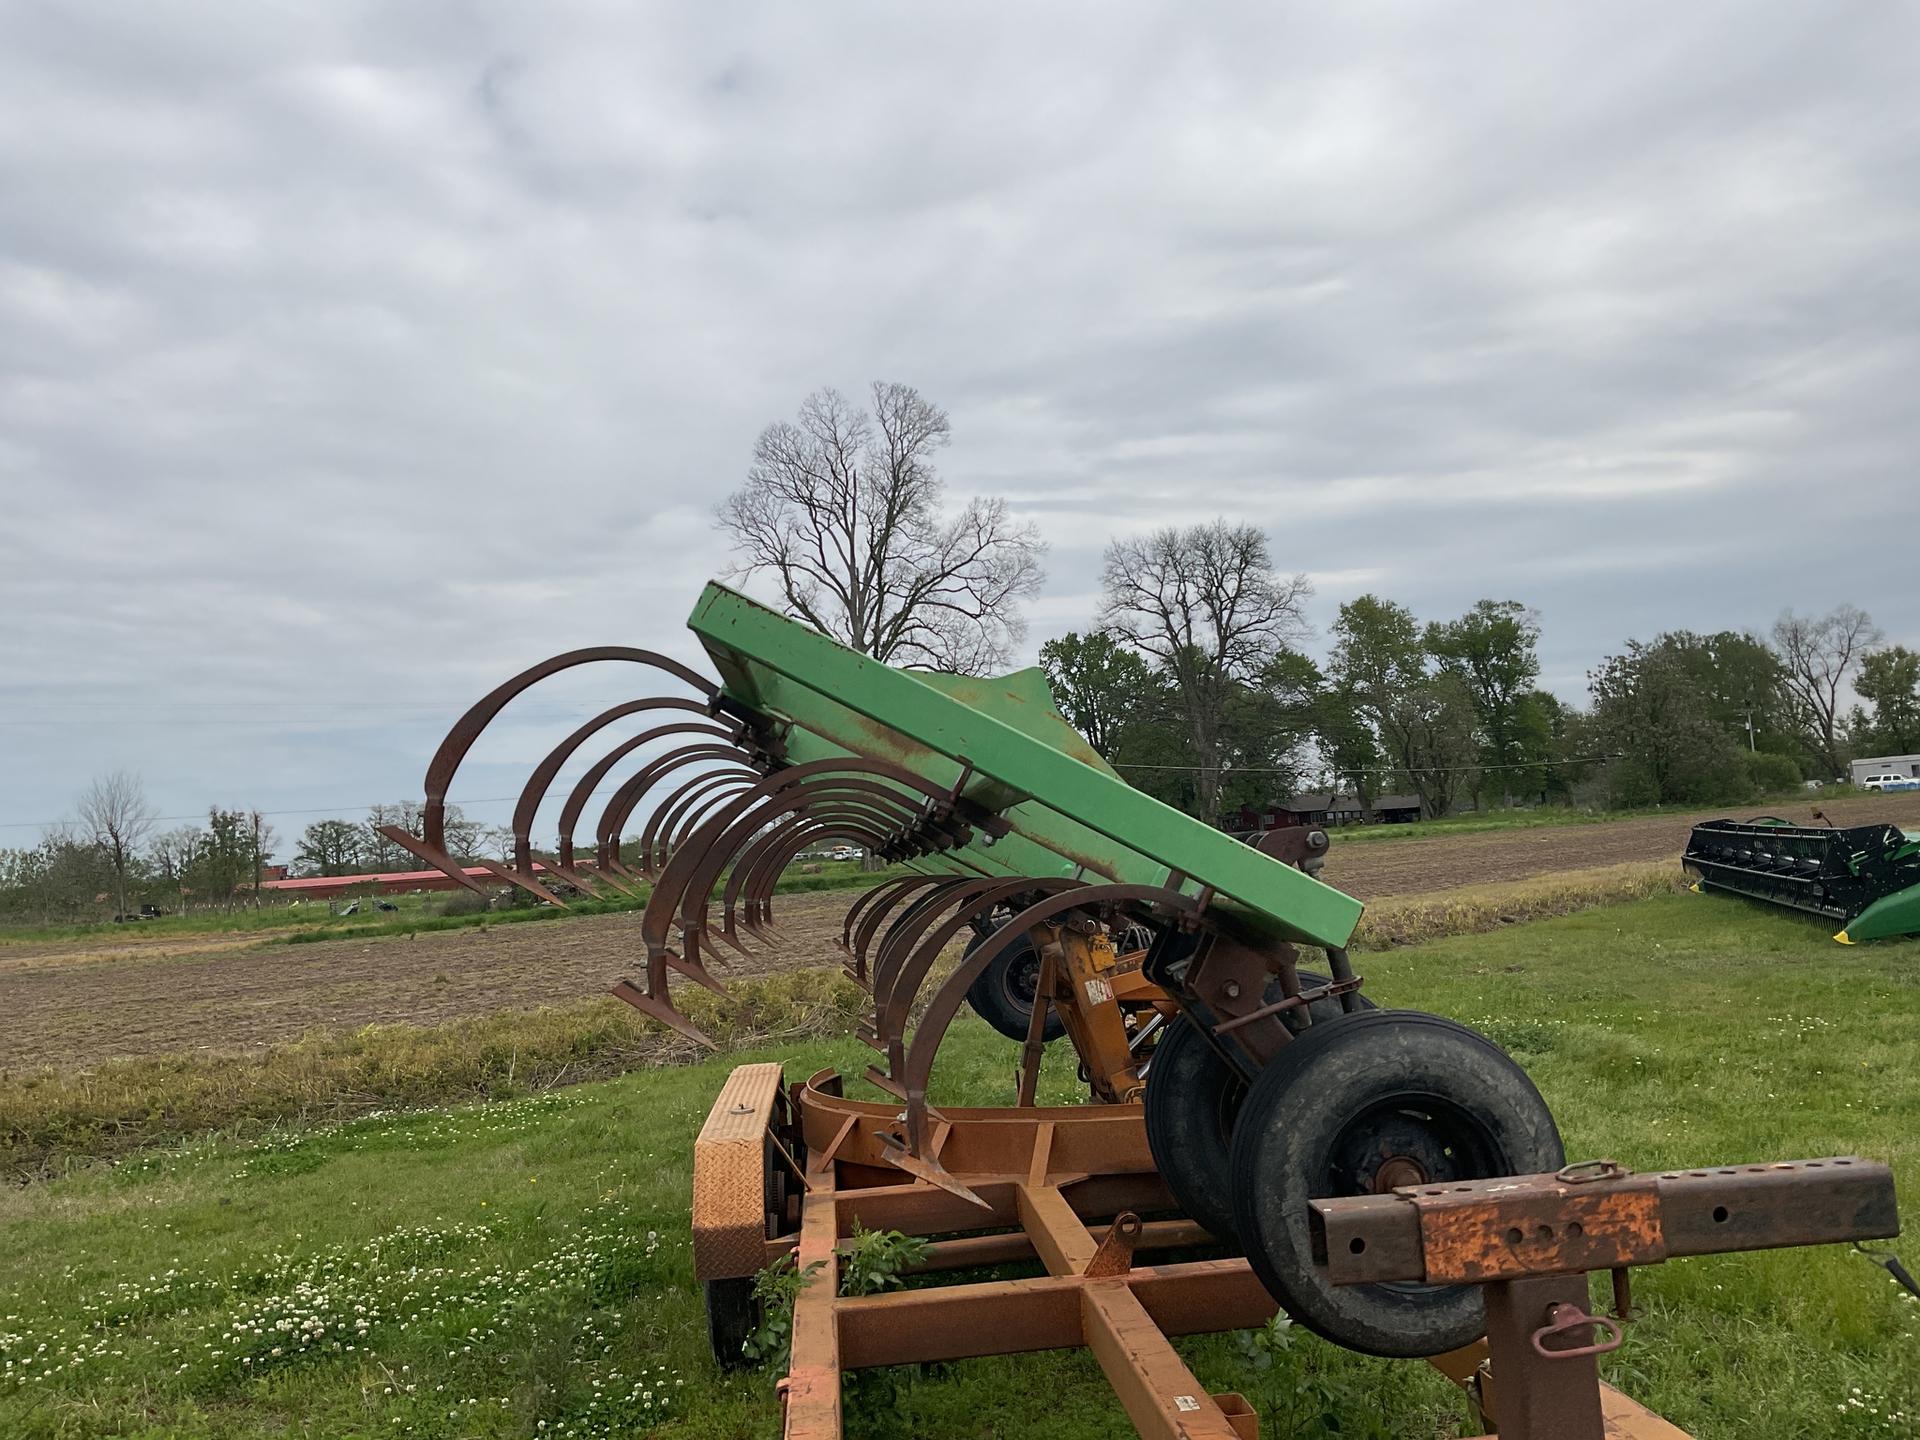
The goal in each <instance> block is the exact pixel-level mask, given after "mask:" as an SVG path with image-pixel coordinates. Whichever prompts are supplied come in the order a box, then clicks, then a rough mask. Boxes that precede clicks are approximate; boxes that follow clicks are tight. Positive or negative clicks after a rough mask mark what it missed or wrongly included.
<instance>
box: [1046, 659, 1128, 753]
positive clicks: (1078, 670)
mask: <svg viewBox="0 0 1920 1440" xmlns="http://www.w3.org/2000/svg"><path fill="white" fill-rule="evenodd" d="M1040 664H1041V667H1042V668H1043V669H1044V670H1045V671H1046V672H1047V683H1048V684H1049V685H1050V686H1052V688H1053V698H1054V702H1055V703H1056V704H1058V705H1059V707H1060V713H1061V714H1062V715H1064V716H1066V718H1067V723H1068V724H1069V725H1071V726H1073V728H1074V729H1076V730H1078V731H1079V732H1080V733H1081V734H1082V735H1084V736H1086V738H1087V743H1088V744H1090V745H1091V746H1093V748H1094V749H1095V750H1097V751H1099V752H1100V754H1101V755H1102V756H1104V757H1105V758H1106V759H1107V760H1108V762H1109V763H1111V762H1112V761H1113V759H1114V757H1115V756H1116V755H1117V754H1118V753H1119V751H1120V747H1121V739H1122V736H1123V735H1124V734H1125V732H1126V730H1127V728H1128V726H1129V725H1131V724H1134V723H1136V722H1137V721H1139V720H1140V719H1141V718H1142V714H1141V708H1142V706H1143V705H1145V704H1147V703H1148V702H1149V697H1150V695H1151V692H1152V690H1153V688H1154V683H1153V671H1152V669H1151V668H1150V667H1149V666H1148V665H1147V662H1146V661H1145V660H1143V659H1141V658H1140V657H1139V656H1138V655H1136V654H1135V653H1134V652H1133V651H1131V650H1129V649H1127V648H1126V647H1125V646H1124V645H1122V644H1121V643H1120V642H1119V641H1118V640H1116V639H1114V637H1113V636H1112V635H1110V634H1108V633H1107V632H1106V631H1104V630H1092V631H1089V632H1088V633H1087V634H1085V635H1080V634H1075V633H1069V634H1066V635H1062V636H1061V637H1060V638H1059V639H1058V640H1049V641H1047V643H1046V644H1044V645H1042V646H1041V647H1040Z"/></svg>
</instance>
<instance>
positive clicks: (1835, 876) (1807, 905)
mask: <svg viewBox="0 0 1920 1440" xmlns="http://www.w3.org/2000/svg"><path fill="white" fill-rule="evenodd" d="M1681 863H1682V864H1684V865H1685V866H1686V868H1687V872H1688V873H1689V874H1690V875H1692V876H1693V877H1694V878H1695V880H1696V882H1697V885H1698V888H1700V889H1710V890H1727V891H1731V892H1732V893H1734V894H1736V895H1746V896H1749V897H1750V898H1752V899H1755V900H1764V901H1766V902H1768V903H1769V904H1773V905H1784V906H1786V907H1788V908H1789V909H1793V910H1803V911H1806V912H1807V913H1808V914H1812V915H1821V916H1824V917H1825V918H1827V919H1829V920H1837V921H1838V922H1840V932H1839V933H1838V934H1837V935H1835V936H1834V937H1833V938H1834V939H1836V940H1838V941H1839V942H1840V943H1841V944H1843V945H1851V944H1853V943H1854V942H1855V941H1857V940H1881V939H1885V938H1886V937H1888V936H1891V935H1920V835H1911V834H1907V833H1906V832H1904V831H1902V830H1901V829H1899V827H1897V826H1894V825H1859V826H1855V827H1854V828H1852V829H1849V830H1836V829H1832V828H1829V827H1825V826H1811V825H1795V824H1793V823H1791V822H1790V821H1786V820H1781V819H1778V818H1775V817H1773V816H1763V817H1761V818H1760V819H1757V820H1750V821H1747V822H1745V823H1742V822H1740V821H1737V820H1711V821H1708V822H1707V823H1706V824H1704V825H1696V826H1694V827H1693V833H1692V835H1690V836H1689V837H1688V838H1687V850H1686V854H1685V855H1684V856H1683V857H1682V861H1681Z"/></svg>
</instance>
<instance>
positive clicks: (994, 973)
mask: <svg viewBox="0 0 1920 1440" xmlns="http://www.w3.org/2000/svg"><path fill="white" fill-rule="evenodd" d="M995 933H996V934H997V933H998V932H995ZM989 938H990V937H988V936H976V937H975V938H974V939H973V940H972V941H971V942H969V943H968V945H967V953H968V954H969V955H971V954H972V953H973V952H974V951H975V950H978V949H979V948H980V947H981V946H982V945H983V944H985V943H986V941H987V940H988V939H989ZM1039 980H1040V957H1039V955H1038V954H1037V953H1035V951H1034V948H1033V938H1032V937H1031V936H1028V935H1022V936H1021V937H1020V938H1019V939H1018V940H1016V941H1015V942H1014V943H1013V944H1012V945H1009V946H1008V947H1007V948H1006V949H1005V950H1004V951H1002V952H1001V953H1000V954H999V955H998V956H996V957H995V958H994V961H993V963H992V964H991V965H989V966H987V968H986V969H984V970H982V971H981V972H980V973H979V974H978V975H977V976H975V977H974V981H973V984H971V985H969V986H968V987H967V1003H968V1004H969V1005H971V1006H972V1007H973V1008H974V1011H975V1013H976V1014H978V1015H979V1016H980V1018H981V1019H983V1020H985V1021H986V1022H987V1023H988V1024H989V1025H991V1026H992V1027H993V1028H994V1029H996V1030H998V1031H999V1032H1000V1033H1001V1034H1002V1035H1004V1036H1006V1037H1007V1038H1008V1039H1009V1040H1019V1041H1022V1042H1024V1041H1025V1040H1026V1038H1027V1025H1028V1023H1029V1022H1030V1021H1031V1020H1032V1019H1033V990H1034V986H1035V985H1037V984H1038V983H1039ZM1066 1033H1067V1027H1066V1025H1065V1024H1063V1023H1062V1022H1061V1019H1060V1016H1059V1014H1058V1013H1057V1012H1055V1011H1052V1010H1049V1011H1048V1012H1047V1023H1046V1026H1045V1028H1044V1029H1043V1030H1042V1031H1041V1035H1040V1038H1041V1039H1042V1040H1046V1041H1053V1040H1058V1039H1059V1038H1060V1037H1061V1036H1062V1035H1064V1034H1066Z"/></svg>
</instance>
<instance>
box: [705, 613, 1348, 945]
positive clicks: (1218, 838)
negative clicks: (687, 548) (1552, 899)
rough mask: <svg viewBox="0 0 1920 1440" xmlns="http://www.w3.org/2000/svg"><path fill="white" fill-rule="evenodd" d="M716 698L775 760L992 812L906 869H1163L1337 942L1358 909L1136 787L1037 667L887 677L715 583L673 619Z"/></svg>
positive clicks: (1146, 873)
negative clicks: (694, 644)
mask: <svg viewBox="0 0 1920 1440" xmlns="http://www.w3.org/2000/svg"><path fill="white" fill-rule="evenodd" d="M687 625H688V628H690V629H691V630H692V631H693V632H694V634H696V635H697V636H699V638H700V640H701V643H702V644H703V645H705V647H706V650H707V655H708V658H709V659H710V660H711V661H712V663H713V666H714V669H715V670H716V671H717V672H718V674H719V676H720V682H721V687H722V694H723V695H724V696H725V697H726V698H727V699H728V700H729V701H732V702H734V703H735V704H737V705H739V706H740V707H741V709H742V710H743V711H745V712H747V713H750V714H753V715H756V716H762V717H769V718H772V719H774V720H775V721H776V723H777V724H778V725H779V726H780V727H781V731H780V738H781V740H782V741H783V743H784V745H785V748H786V760H787V762H788V763H790V764H803V763H806V762H809V761H818V760H831V759H839V758H843V757H846V756H848V755H856V756H860V757H863V758H866V759H873V760H883V761H890V762H892V763H894V764H898V765H900V766H902V767H904V768H905V769H908V770H911V771H913V772H914V773H915V774H916V775H920V776H923V777H924V778H926V779H928V780H931V781H933V782H934V783H936V784H937V785H939V786H941V787H942V788H953V790H954V794H955V797H956V798H957V799H960V800H964V801H967V802H970V803H971V804H972V805H974V806H977V807H978V809H979V810H980V811H981V812H985V813H991V814H994V815H997V816H998V817H1000V818H1001V819H1003V820H1004V821H1006V822H1007V824H1008V825H1009V826H1011V828H1012V833H1011V834H1008V835H1002V836H999V837H997V838H996V837H993V836H992V835H991V832H987V831H981V832H980V833H978V834H976V836H975V837H974V838H973V839H972V841H971V842H970V843H969V844H968V845H966V846H965V847H964V848H962V849H959V850H950V851H944V852H939V853H935V854H929V855H926V856H925V857H922V858H919V859H917V860H915V861H914V862H912V863H914V864H915V865H916V867H924V868H928V869H935V870H942V871H960V872H966V871H972V872H974V873H978V874H984V875H996V874H1003V875H1033V876H1041V875H1056V876H1065V875H1074V874H1076V873H1078V874H1080V875H1083V876H1084V877H1086V878H1087V879H1089V880H1091V881H1096V882H1101V881H1104V882H1106V883H1109V884H1116V885H1164V884H1166V883H1167V882H1168V877H1169V874H1170V873H1171V874H1172V875H1173V876H1174V877H1175V879H1176V883H1178V884H1184V886H1185V887H1186V888H1188V889H1189V890H1194V889H1198V888H1200V887H1202V886H1205V887H1208V888H1210V889H1211V890H1212V891H1213V892H1214V893H1215V895H1216V896H1217V903H1218V904H1220V906H1221V907H1222V908H1223V909H1225V910H1228V911H1231V912H1233V913H1234V914H1236V915H1237V916H1238V917H1239V919H1240V920H1241V921H1242V923H1243V925H1244V926H1245V927H1246V928H1248V929H1250V930H1252V931H1254V932H1257V933H1266V934H1270V935H1273V936H1275V937H1284V938H1287V939H1292V940H1298V941H1303V942H1305V943H1307V944H1310V945H1322V946H1335V947H1339V946H1344V945H1345V944H1346V943H1347V940H1348V938H1349V937H1350V936H1351V935H1352V933H1353V928H1354V926H1355V925H1356V924H1357V923H1358V922H1359V919H1360V911H1361V905H1360V902H1359V901H1358V900H1355V899H1354V898H1353V897H1352V896H1350V895H1344V894H1342V893H1341V892H1340V891H1338V890H1335V889H1332V888H1331V887H1329V886H1326V885H1323V884H1321V883H1320V882H1318V881H1317V880H1315V879H1313V878H1312V877H1310V876H1308V875H1306V874H1303V873H1302V872H1301V871H1300V870H1298V869H1296V868H1294V867H1292V866H1290V865H1285V864H1280V863H1276V862H1275V861H1274V860H1272V859H1271V858H1269V857H1268V856H1266V855H1263V854H1261V853H1260V852H1259V851H1258V850H1256V849H1254V848H1253V847H1251V846H1248V845H1246V844H1243V843H1242V842H1241V841H1239V840H1236V839H1234V838H1233V837H1232V836H1230V835H1227V834H1225V833H1223V832H1222V831H1219V830H1216V829H1214V828H1213V827H1212V826H1211V825H1207V824H1205V823H1203V822H1202V821H1199V820H1196V819H1194V818H1193V817H1192V816H1190V815H1185V814H1182V813H1181V812H1180V811H1178V810H1175V809H1173V808H1172V807H1170V806H1167V805H1163V804H1162V803H1161V802H1160V801H1158V800H1155V799H1154V798H1153V797H1152V796H1150V795H1146V794H1143V793H1141V792H1140V791H1138V790H1135V789H1134V788H1133V787H1132V786H1130V785H1128V784H1127V783H1126V781H1124V780H1122V779H1120V778H1119V776H1118V775H1116V774H1115V773H1114V770H1113V767H1112V766H1110V765H1108V764H1107V762H1106V761H1105V760H1103V759H1101V758H1100V756H1099V755H1098V754H1097V753H1096V752H1095V751H1094V749H1093V747H1092V746H1091V745H1089V744H1088V743H1087V742H1086V741H1085V740H1084V739H1083V738H1081V736H1080V735H1079V733H1078V732H1076V731H1075V730H1074V729H1073V727H1072V726H1070V725H1068V724H1067V722H1066V720H1065V719H1063V718H1062V717H1061V715H1060V712H1059V710H1058V709H1056V708H1055V706H1054V703H1053V696H1052V693H1051V691H1049V689H1048V688H1047V682H1046V676H1045V674H1044V673H1043V672H1041V671H1040V670H1038V669H1030V670H1022V671H1018V672H1016V673H1015V674H1012V675H1005V676H994V677H989V678H984V679H982V678H975V677H970V676H963V675H944V674H939V673H936V672H930V671H908V670H895V669H892V668H891V667H889V666H887V665H884V664H882V663H881V662H879V661H877V660H873V659H870V658H868V657H867V656H865V655H860V654H857V653H856V652H854V651H852V650H849V649H847V648H846V647H845V646H843V645H839V644H836V643H835V642H834V641H832V640H830V639H828V638H827V637H826V636H824V635H821V634H819V633H818V632H817V631H814V630H811V629H809V628H807V627H806V626H804V625H801V624H798V623H796V622H795V621H792V620H789V619H787V618H786V617H785V616H784V615H781V614H779V613H778V612H776V611H774V610H771V609H769V608H768V607H766V606H764V605H762V604H760V603H758V602H757V601H754V600H751V599H749V598H748V597H747V596H745V595H742V594H740V593H739V592H737V591H734V590H730V589H728V588H727V587H726V586H724V585H716V584H709V585H708V586H707V588H706V590H705V592H704V593H702V595H701V596H700V600H699V603H698V604H696V605H695V606H694V608H693V613H692V615H691V616H689V617H688V620H687Z"/></svg>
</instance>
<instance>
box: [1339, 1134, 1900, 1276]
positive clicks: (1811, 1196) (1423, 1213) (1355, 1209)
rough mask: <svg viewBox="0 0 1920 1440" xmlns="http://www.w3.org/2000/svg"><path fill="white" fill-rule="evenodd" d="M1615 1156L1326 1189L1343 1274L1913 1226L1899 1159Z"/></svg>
mask: <svg viewBox="0 0 1920 1440" xmlns="http://www.w3.org/2000/svg"><path fill="white" fill-rule="evenodd" d="M1601 1165H1611V1162H1597V1163H1596V1164H1595V1165H1593V1166H1580V1165H1570V1166H1568V1167H1567V1168H1566V1169H1564V1170H1562V1171H1560V1172H1559V1174H1558V1175H1526V1176H1517V1177H1513V1178H1508V1179H1500V1180H1476V1181H1471V1182H1468V1183H1465V1184H1461V1185H1417V1186H1408V1187H1405V1188H1403V1189H1400V1190H1396V1191H1395V1192H1394V1193H1392V1194H1391V1195H1365V1196H1355V1197H1351V1198H1346V1199H1339V1200H1315V1201H1313V1202H1312V1204H1311V1208H1310V1224H1312V1226H1313V1227H1314V1230H1315V1233H1316V1235H1317V1237H1318V1239H1317V1241H1316V1249H1319V1248H1321V1247H1324V1250H1325V1253H1326V1256H1327V1273H1328V1276H1329V1277H1330V1278H1331V1279H1332V1280H1333V1281H1334V1283H1335V1284H1340V1285H1350V1284H1359V1283H1366V1282H1375V1283H1379V1282H1388V1281H1409V1280H1417V1281H1423V1282H1425V1283H1427V1284H1431V1285H1455V1284H1485V1283H1487V1282H1489V1281H1495V1280H1515V1279H1524V1278H1527V1277H1530V1276H1536V1275H1553V1274H1569V1273H1575V1272H1585V1271H1590V1270H1611V1269H1615V1268H1619V1267H1623V1266H1632V1265H1655V1264H1658V1263H1660V1262H1661V1261H1663V1260H1667V1259H1670V1258H1677V1257H1680V1256H1684V1255H1717V1254H1725V1253H1728V1252H1731V1251H1741V1250H1767V1249H1778V1248H1781V1247H1784V1246H1793V1245H1828V1244H1841V1243H1845V1242H1848V1241H1854V1240H1879V1239H1886V1238H1888V1237H1891V1236H1894V1235H1897V1234H1899V1233H1900V1221H1899V1215H1898V1213H1897V1211H1896V1209H1895V1205H1894V1190H1893V1172H1892V1171H1891V1170H1889V1169H1888V1168H1887V1167H1886V1166H1885V1165H1882V1164H1880V1163H1878V1162H1876V1161H1872V1160H1863V1159H1861V1158H1859V1157H1858V1156H1836V1157H1830V1158H1827V1159H1821V1160H1796V1161H1783V1162H1778V1163H1773V1164H1765V1165H1727V1166H1719V1167H1716V1168H1713V1169H1701V1170H1669V1171H1661V1172H1648V1173H1644V1174H1635V1173H1633V1172H1630V1171H1625V1170H1622V1169H1620V1168H1619V1167H1617V1166H1613V1167H1612V1168H1611V1169H1601V1168H1599V1167H1600V1166H1601Z"/></svg>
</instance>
